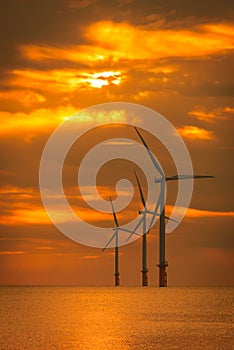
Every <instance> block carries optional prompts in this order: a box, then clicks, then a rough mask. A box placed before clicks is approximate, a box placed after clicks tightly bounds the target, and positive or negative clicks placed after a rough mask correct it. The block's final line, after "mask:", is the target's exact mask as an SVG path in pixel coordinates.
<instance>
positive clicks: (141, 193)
mask: <svg viewBox="0 0 234 350" xmlns="http://www.w3.org/2000/svg"><path fill="white" fill-rule="evenodd" d="M134 174H135V177H136V181H137V186H138V189H139V193H140V196H141V202H142V204H143V206H144V208H146V203H145V198H144V195H143V192H142V188H141V184H140V181H139V178H138V176H137V173H136V172H135V170H134Z"/></svg>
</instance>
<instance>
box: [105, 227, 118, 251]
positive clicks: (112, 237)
mask: <svg viewBox="0 0 234 350" xmlns="http://www.w3.org/2000/svg"><path fill="white" fill-rule="evenodd" d="M116 235H117V231H116V232H115V233H114V234H113V235H112V236H111V238H110V239H109V241H108V242H107V243H106V245H105V247H104V248H102V252H104V250H105V249H106V248H107V247H108V245H109V244H110V242H111V241H112V239H114V238H115V236H116Z"/></svg>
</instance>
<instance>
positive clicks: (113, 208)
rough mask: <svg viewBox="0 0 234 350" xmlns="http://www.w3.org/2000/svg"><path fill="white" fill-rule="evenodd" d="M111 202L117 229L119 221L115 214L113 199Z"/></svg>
mask: <svg viewBox="0 0 234 350" xmlns="http://www.w3.org/2000/svg"><path fill="white" fill-rule="evenodd" d="M110 202H111V208H112V213H113V217H114V220H115V224H116V226H117V227H119V223H118V220H117V216H116V214H115V209H114V206H113V203H112V199H111V197H110Z"/></svg>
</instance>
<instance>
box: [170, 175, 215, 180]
mask: <svg viewBox="0 0 234 350" xmlns="http://www.w3.org/2000/svg"><path fill="white" fill-rule="evenodd" d="M212 178H214V176H211V175H175V176H170V177H167V178H166V180H167V181H173V180H190V179H212Z"/></svg>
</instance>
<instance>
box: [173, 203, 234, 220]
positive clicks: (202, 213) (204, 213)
mask: <svg viewBox="0 0 234 350" xmlns="http://www.w3.org/2000/svg"><path fill="white" fill-rule="evenodd" d="M173 208H174V207H173V206H172V205H167V206H166V211H167V212H169V213H171V212H172V210H173ZM179 211H180V207H177V212H179ZM181 211H182V212H184V208H183V207H181ZM186 217H188V218H198V217H234V211H211V210H199V209H194V208H188V209H187V211H186Z"/></svg>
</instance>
